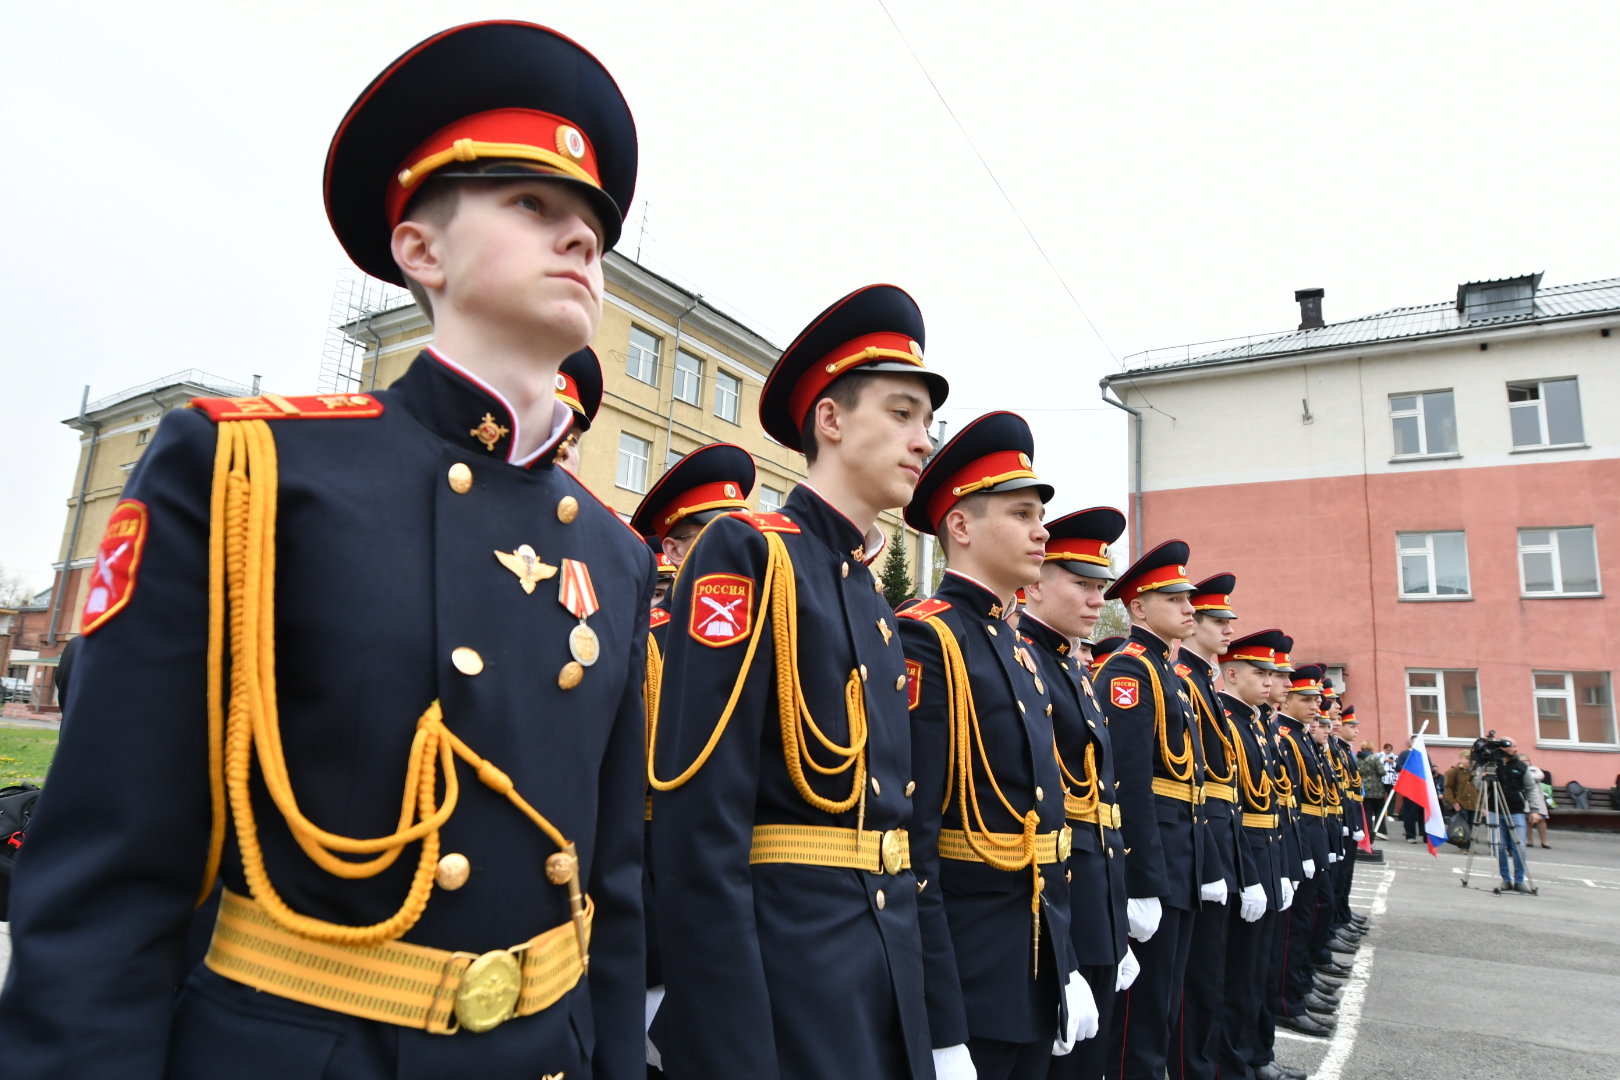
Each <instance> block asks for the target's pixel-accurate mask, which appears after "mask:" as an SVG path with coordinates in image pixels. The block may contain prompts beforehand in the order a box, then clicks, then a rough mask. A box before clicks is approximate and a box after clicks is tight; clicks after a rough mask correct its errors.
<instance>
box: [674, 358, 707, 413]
mask: <svg viewBox="0 0 1620 1080" xmlns="http://www.w3.org/2000/svg"><path fill="white" fill-rule="evenodd" d="M702 385H703V362H702V361H701V360H699V359H698V358H697V357H695V356H693V355H692V354H691V353H689V352H683V351H682V350H680V349H676V350H675V399H676V400H677V401H684V402H686V403H687V404H688V405H696V404H697V403H698V388H699V387H700V386H702Z"/></svg>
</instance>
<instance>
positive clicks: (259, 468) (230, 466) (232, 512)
mask: <svg viewBox="0 0 1620 1080" xmlns="http://www.w3.org/2000/svg"><path fill="white" fill-rule="evenodd" d="M277 487H278V475H277V464H276V446H275V440H274V438H273V437H272V435H271V433H270V427H269V425H268V424H266V423H265V422H264V421H263V420H242V421H226V422H221V423H220V424H219V442H218V448H217V450H216V452H215V457H214V485H213V492H212V502H211V506H212V524H211V526H210V530H209V566H208V593H209V596H208V600H209V605H208V606H209V613H208V763H209V770H208V772H209V776H208V779H209V790H210V795H211V797H212V802H213V829H212V833H211V836H210V838H209V849H208V862H207V868H206V872H205V875H204V881H203V888H202V893H201V895H200V897H199V898H198V901H197V902H198V904H199V906H200V905H201V904H202V902H203V901H204V900H206V899H207V897H208V894H209V893H210V892H211V891H212V890H213V886H214V880H215V878H216V877H217V875H218V873H219V864H220V857H221V852H222V850H223V848H224V844H225V811H226V802H227V795H228V796H229V806H230V815H231V817H232V818H233V819H234V820H235V822H236V839H237V844H238V846H239V847H240V848H241V853H242V870H243V874H244V876H245V877H246V878H247V884H248V889H249V890H250V891H251V892H252V894H253V899H254V900H256V901H258V903H259V904H260V906H262V907H263V909H264V911H265V913H266V914H267V915H269V917H270V918H271V919H273V920H274V921H275V922H276V924H277V925H279V926H281V927H282V928H284V929H286V930H288V931H291V932H292V933H295V934H301V935H303V936H304V937H308V938H313V939H315V940H317V941H322V942H328V943H333V944H342V945H353V946H361V947H364V946H370V945H377V944H380V943H382V942H385V941H391V940H393V939H395V938H398V937H400V936H401V935H402V934H404V933H405V932H406V931H408V930H409V929H410V928H411V927H412V926H414V925H415V924H416V921H417V920H418V919H420V918H421V916H422V912H423V911H424V910H425V909H426V907H427V901H428V896H429V894H430V893H431V892H432V889H433V875H434V870H435V868H436V866H437V864H438V859H439V829H440V827H441V826H443V825H444V823H445V822H446V821H448V820H450V815H451V814H452V813H453V812H454V811H455V808H456V800H457V798H458V796H459V794H460V783H459V781H458V779H457V775H456V758H457V757H459V758H461V759H462V760H463V761H465V762H466V763H467V764H469V765H471V766H472V767H473V768H474V770H476V772H477V775H478V779H479V780H480V781H482V782H483V783H484V784H485V785H486V786H488V787H490V788H491V789H493V790H495V791H497V792H499V793H501V794H503V795H505V796H506V797H507V798H508V799H509V800H510V801H511V802H512V804H513V805H514V806H516V807H517V808H518V809H519V810H521V811H523V813H524V814H526V815H527V816H528V817H529V819H530V820H531V821H533V822H534V823H535V825H537V826H538V827H539V828H540V829H541V831H543V832H544V833H545V834H546V835H547V836H548V837H550V838H551V841H552V842H553V843H554V844H556V845H557V847H558V848H559V849H561V851H560V853H559V854H556V855H552V856H551V857H550V858H549V859H547V860H546V875H547V877H548V878H549V879H550V880H551V882H552V883H553V884H556V885H562V884H565V883H566V884H567V885H568V892H569V904H570V906H571V908H572V910H573V921H574V928H575V932H576V937H577V940H578V943H579V954H580V960H581V962H582V964H583V965H584V966H585V969H586V970H587V971H588V970H589V969H590V956H589V953H588V951H587V945H586V936H585V935H586V921H585V903H584V900H583V898H582V895H581V891H580V883H579V858H578V854H577V852H576V851H575V849H574V845H573V844H571V843H570V842H569V841H568V840H567V839H566V838H564V836H563V835H562V833H561V832H559V831H558V830H557V828H556V827H555V826H554V825H552V824H551V822H550V821H548V820H546V818H545V817H544V816H542V815H541V814H540V813H539V811H537V810H535V809H534V807H532V806H530V805H529V803H528V802H526V801H525V800H524V799H523V797H522V796H521V795H519V794H518V793H517V792H516V791H514V790H513V788H512V780H511V778H510V777H508V776H507V775H506V774H505V773H503V772H501V770H500V769H497V768H496V767H495V766H494V765H492V764H490V763H489V762H488V761H485V760H484V759H483V758H481V757H479V756H478V755H477V754H475V753H473V751H472V750H471V749H470V748H469V747H468V746H467V744H466V743H464V742H462V741H461V740H460V739H459V738H457V737H456V736H455V735H454V734H453V733H452V732H451V731H450V730H449V729H448V728H447V727H445V725H444V716H443V713H442V711H441V709H440V707H439V703H438V702H437V701H434V702H433V703H432V704H431V705H429V706H428V707H427V710H426V711H425V712H424V713H423V714H422V715H421V717H420V718H419V719H418V720H417V722H416V735H415V736H414V738H413V739H412V741H411V753H410V762H409V764H408V766H407V767H406V773H405V790H404V795H403V796H402V799H401V804H400V811H399V826H398V828H397V829H396V830H395V831H394V832H393V833H392V834H391V835H389V836H381V837H377V838H374V839H369V840H358V839H353V838H350V837H346V836H338V835H336V834H334V833H329V832H326V831H325V830H323V829H321V828H319V827H318V826H316V825H315V824H314V823H313V822H311V821H310V820H309V819H308V818H306V817H305V816H304V815H303V813H302V812H300V811H299V809H298V802H297V800H296V798H294V795H293V791H292V784H291V781H290V780H289V778H288V774H287V762H286V758H285V756H284V755H283V752H282V745H281V721H280V716H279V713H278V710H277V705H276V675H275V672H276V664H275V559H276V491H277ZM227 600H228V604H227ZM227 608H228V610H229V613H230V615H229V618H230V625H229V628H228V630H229V636H230V646H231V679H230V695H229V701H228V702H226V701H225V694H224V689H223V685H222V683H223V672H224V651H225V637H226V632H227V627H226V611H227ZM255 751H256V752H257V756H258V762H259V769H260V772H261V773H262V774H263V776H264V784H265V788H266V789H267V790H268V791H269V793H270V797H271V799H272V800H273V801H274V802H275V805H276V809H277V810H279V811H280V812H281V815H282V817H283V819H285V821H286V823H287V828H288V829H289V830H290V831H291V832H292V835H293V838H294V839H295V840H297V841H298V845H299V847H301V848H303V849H304V851H305V853H306V854H308V855H309V857H310V858H311V859H312V860H314V862H315V863H316V865H318V866H320V867H321V868H322V869H323V870H325V871H327V872H328V873H330V874H333V875H335V876H337V877H340V878H348V879H351V880H352V879H360V878H369V877H375V876H376V875H377V874H379V873H381V872H382V871H384V870H386V869H387V868H388V867H389V866H391V865H393V863H394V860H396V859H397V858H399V856H400V854H401V853H402V852H403V851H404V850H405V846H406V845H407V844H412V843H415V842H416V841H418V840H420V841H421V842H422V854H421V858H420V859H419V860H418V862H417V867H416V873H415V875H414V877H413V878H412V880H411V887H410V891H409V893H408V894H407V895H406V898H405V902H404V903H403V904H402V905H401V906H400V908H399V910H398V911H396V912H395V913H394V914H393V915H392V916H390V917H389V918H387V919H385V920H383V921H382V922H380V923H375V924H373V925H371V926H344V925H341V924H339V923H331V922H326V921H324V920H322V919H316V918H313V917H311V916H308V915H301V914H299V913H298V912H296V911H293V910H292V909H291V908H289V907H288V906H287V904H286V903H285V901H283V900H282V898H281V896H280V895H279V894H278V893H277V892H276V890H275V887H274V886H273V885H272V884H271V882H270V876H269V874H268V873H267V872H266V870H265V866H264V854H263V851H262V850H261V849H260V847H259V834H258V826H257V824H256V822H255V821H254V817H253V801H252V797H251V794H250V792H249V787H248V778H249V773H250V771H251V768H252V761H253V756H254V753H255ZM435 759H437V762H438V768H439V770H440V771H442V772H443V774H444V802H443V803H436V797H437V796H436V792H437V775H436V773H435V767H434V765H435ZM413 821H414V824H413ZM334 852H341V853H343V854H346V855H374V856H375V858H372V859H368V860H366V861H364V862H350V861H348V860H345V859H340V858H338V857H337V855H336V854H334Z"/></svg>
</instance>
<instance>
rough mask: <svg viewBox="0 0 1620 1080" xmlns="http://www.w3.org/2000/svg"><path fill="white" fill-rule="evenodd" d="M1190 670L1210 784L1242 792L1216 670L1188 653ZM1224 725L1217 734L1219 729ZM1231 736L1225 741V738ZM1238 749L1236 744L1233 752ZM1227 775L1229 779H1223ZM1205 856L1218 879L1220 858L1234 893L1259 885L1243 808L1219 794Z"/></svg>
mask: <svg viewBox="0 0 1620 1080" xmlns="http://www.w3.org/2000/svg"><path fill="white" fill-rule="evenodd" d="M1182 668H1185V669H1186V670H1187V674H1186V675H1184V676H1183V680H1184V681H1185V682H1186V684H1187V688H1188V691H1189V693H1190V695H1191V697H1192V699H1193V701H1194V702H1195V704H1197V705H1198V708H1197V709H1195V710H1194V716H1195V717H1196V718H1197V719H1198V739H1199V745H1200V746H1201V747H1202V748H1203V756H1204V781H1205V783H1206V784H1210V783H1222V784H1225V785H1226V786H1227V787H1230V788H1232V789H1233V793H1234V794H1238V793H1239V792H1238V789H1239V788H1240V787H1241V786H1242V783H1243V781H1242V777H1240V776H1239V775H1238V771H1237V758H1236V757H1235V756H1234V757H1232V758H1231V759H1228V758H1227V753H1226V742H1230V741H1231V740H1232V732H1231V730H1230V728H1228V727H1227V716H1226V712H1225V710H1224V709H1223V708H1222V707H1221V702H1220V695H1219V694H1217V693H1216V691H1215V669H1214V667H1212V666H1211V665H1210V663H1209V661H1207V660H1205V659H1204V658H1203V657H1201V656H1199V655H1198V654H1197V653H1195V652H1193V651H1192V650H1190V649H1185V648H1184V649H1182V650H1181V657H1180V660H1179V662H1178V664H1177V666H1176V670H1178V671H1180V670H1181V669H1182ZM1217 724H1218V725H1220V727H1221V730H1220V731H1219V732H1217V731H1216V730H1215V729H1214V725H1217ZM1222 735H1224V736H1225V737H1226V742H1222V740H1221V736H1222ZM1232 749H1233V750H1234V751H1235V750H1236V749H1237V747H1236V746H1233V748H1232ZM1222 777H1225V779H1222ZM1203 809H1204V837H1205V839H1204V852H1205V854H1206V856H1208V857H1209V863H1208V865H1206V866H1205V867H1204V878H1205V880H1207V881H1214V880H1215V877H1216V873H1217V864H1216V860H1219V867H1218V872H1219V874H1220V876H1221V878H1223V879H1225V881H1226V891H1227V892H1228V893H1235V892H1238V891H1240V890H1242V889H1244V888H1245V887H1247V886H1249V885H1255V884H1258V883H1259V871H1258V870H1257V869H1256V868H1255V865H1254V859H1253V857H1252V856H1251V855H1250V854H1249V848H1248V845H1247V844H1245V843H1243V837H1242V835H1241V833H1242V830H1243V820H1242V810H1241V808H1240V806H1239V804H1238V803H1236V802H1228V801H1226V800H1225V799H1222V798H1219V797H1218V796H1215V795H1210V796H1209V797H1208V799H1207V800H1206V801H1205V803H1204V808H1203Z"/></svg>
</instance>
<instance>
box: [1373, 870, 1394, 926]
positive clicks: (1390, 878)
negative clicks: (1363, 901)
mask: <svg viewBox="0 0 1620 1080" xmlns="http://www.w3.org/2000/svg"><path fill="white" fill-rule="evenodd" d="M1394 880H1395V868H1394V867H1393V866H1386V867H1385V868H1384V879H1383V880H1382V881H1380V882H1379V883H1378V889H1377V891H1376V892H1374V893H1373V902H1372V913H1373V914H1374V915H1382V914H1383V913H1384V909H1385V908H1387V907H1388V906H1389V905H1388V903H1387V900H1388V897H1389V886H1390V884H1391V883H1392V882H1394Z"/></svg>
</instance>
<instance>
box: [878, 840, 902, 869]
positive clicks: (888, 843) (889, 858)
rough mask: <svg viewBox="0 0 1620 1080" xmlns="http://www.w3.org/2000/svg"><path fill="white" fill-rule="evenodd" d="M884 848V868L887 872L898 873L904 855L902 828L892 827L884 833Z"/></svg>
mask: <svg viewBox="0 0 1620 1080" xmlns="http://www.w3.org/2000/svg"><path fill="white" fill-rule="evenodd" d="M881 847H882V850H883V870H884V872H885V873H889V874H898V873H899V872H900V869H901V862H902V855H901V851H900V830H899V829H890V830H889V831H888V832H886V833H884V834H883V842H882V844H881Z"/></svg>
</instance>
